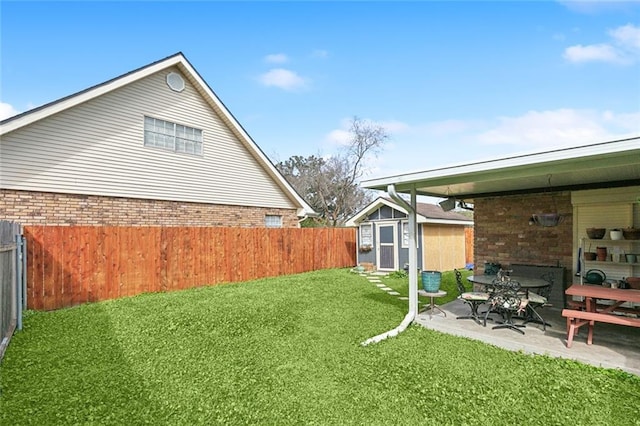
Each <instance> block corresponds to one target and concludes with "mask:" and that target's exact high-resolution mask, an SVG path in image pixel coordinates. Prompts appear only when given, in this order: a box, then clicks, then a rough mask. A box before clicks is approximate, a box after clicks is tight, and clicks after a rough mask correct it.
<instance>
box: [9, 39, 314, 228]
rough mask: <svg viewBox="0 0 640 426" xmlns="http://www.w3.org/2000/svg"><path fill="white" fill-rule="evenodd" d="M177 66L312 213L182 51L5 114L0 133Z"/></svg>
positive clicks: (304, 211) (304, 212)
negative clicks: (50, 99) (46, 101)
mask: <svg viewBox="0 0 640 426" xmlns="http://www.w3.org/2000/svg"><path fill="white" fill-rule="evenodd" d="M170 67H177V68H178V69H179V70H180V71H181V72H182V74H183V75H184V76H185V77H186V78H187V80H188V81H189V82H190V83H191V84H192V85H193V86H194V87H195V88H196V90H197V91H198V93H199V94H200V95H201V96H202V97H203V99H205V101H206V102H207V104H208V105H209V106H210V107H211V108H212V109H213V110H214V111H215V112H216V114H217V115H218V116H219V117H220V118H221V119H222V121H223V122H224V123H225V125H226V126H227V127H228V128H229V129H230V130H231V132H232V133H233V134H234V135H235V136H236V137H237V138H238V140H239V141H240V143H242V145H243V146H244V147H245V148H246V149H247V151H248V152H249V153H250V154H251V155H252V156H253V157H254V158H255V159H256V161H257V162H258V164H260V165H261V166H262V167H263V168H264V170H265V171H266V172H267V174H268V175H269V176H270V177H271V178H272V179H273V180H274V182H276V184H277V185H278V186H279V187H280V188H281V190H282V191H283V192H284V193H285V194H286V195H287V197H288V198H289V199H291V200H292V202H293V203H294V204H295V205H296V206H298V216H300V217H303V216H314V215H316V212H315V211H314V210H313V209H312V208H311V206H309V204H307V203H306V202H305V201H304V199H303V198H302V197H301V196H300V195H299V194H298V193H297V192H296V191H295V189H294V188H293V187H292V186H291V185H290V184H289V183H288V182H287V180H286V179H285V178H284V177H283V176H282V174H280V172H279V171H278V170H277V169H276V167H275V166H274V164H273V163H272V162H271V161H270V160H269V158H268V157H267V156H266V155H265V154H264V152H263V151H262V150H261V149H260V147H259V146H258V145H257V144H256V143H255V141H254V140H253V139H252V138H251V136H249V134H248V133H247V132H246V131H245V129H244V128H243V127H242V126H241V125H240V123H239V122H238V121H237V120H236V119H235V117H234V116H233V115H232V114H231V112H230V111H229V110H228V109H227V108H226V106H225V105H224V104H223V103H222V101H221V100H220V99H219V98H218V96H217V95H216V94H215V93H214V91H213V90H212V89H211V88H210V87H209V85H208V84H207V83H206V82H205V81H204V79H203V78H202V77H201V76H200V74H199V73H198V72H197V71H196V70H195V68H193V66H192V65H191V63H190V62H189V61H188V60H187V59H186V58H185V56H184V55H183V54H182V52H178V53H176V54H174V55H171V56H168V57H166V58H164V59H161V60H159V61H156V62H153V63H151V64H149V65H146V66H143V67H141V68H138V69H136V70H133V71H130V72H128V73H126V74H123V75H121V76H119V77H116V78H113V79H111V80H108V81H106V82H104V83H100V84H97V85H95V86H92V87H89V88H87V89H85V90H82V91H80V92H77V93H75V94H72V95H69V96H66V97H64V98H61V99H58V100H56V101H53V102H50V103H47V104H45V105H42V106H40V107H37V108H34V109H31V110H29V111H26V112H23V113H21V114H18V115H15V116H13V117H9V118H7V119H5V120H2V121H0V136H3V135H5V134H7V133H9V132H12V131H14V130H17V129H20V128H23V127H25V126H28V125H30V124H32V123H35V122H37V121H39V120H42V119H45V118H47V117H50V116H52V115H54V114H56V113H59V112H61V111H64V110H67V109H69V108H72V107H74V106H77V105H80V104H82V103H84V102H87V101H89V100H92V99H95V98H97V97H99V96H102V95H104V94H106V93H109V92H112V91H114V90H117V89H119V88H121V87H124V86H126V85H128V84H130V83H133V82H135V81H138V80H141V79H143V78H146V77H148V76H150V75H152V74H154V73H156V72H158V71H161V70H164V69H167V68H170Z"/></svg>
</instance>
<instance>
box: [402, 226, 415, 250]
mask: <svg viewBox="0 0 640 426" xmlns="http://www.w3.org/2000/svg"><path fill="white" fill-rule="evenodd" d="M416 232H418V230H417V229H416ZM408 247H409V222H402V248H408ZM416 247H418V242H417V241H416Z"/></svg>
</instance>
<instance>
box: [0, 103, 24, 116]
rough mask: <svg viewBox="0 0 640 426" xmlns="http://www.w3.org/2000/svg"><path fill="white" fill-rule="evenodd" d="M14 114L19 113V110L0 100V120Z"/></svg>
mask: <svg viewBox="0 0 640 426" xmlns="http://www.w3.org/2000/svg"><path fill="white" fill-rule="evenodd" d="M16 114H20V111H18V110H17V109H15V108H14V107H13V106H11V105H10V104H7V103H4V102H0V120H4V119H5V118H9V117H13V116H14V115H16Z"/></svg>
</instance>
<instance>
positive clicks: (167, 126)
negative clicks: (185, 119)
mask: <svg viewBox="0 0 640 426" xmlns="http://www.w3.org/2000/svg"><path fill="white" fill-rule="evenodd" d="M144 145H145V146H152V147H155V148H162V149H166V150H168V151H173V152H181V153H185V154H193V155H202V130H200V129H195V128H193V127H188V126H183V125H180V124H176V123H172V122H170V121H164V120H159V119H157V118H152V117H146V116H145V117H144Z"/></svg>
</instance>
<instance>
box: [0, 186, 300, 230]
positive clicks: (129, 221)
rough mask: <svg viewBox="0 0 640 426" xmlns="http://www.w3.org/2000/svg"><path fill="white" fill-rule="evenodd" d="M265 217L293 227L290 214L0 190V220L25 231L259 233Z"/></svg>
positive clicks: (292, 213) (293, 213) (294, 218)
mask: <svg viewBox="0 0 640 426" xmlns="http://www.w3.org/2000/svg"><path fill="white" fill-rule="evenodd" d="M265 215H280V216H282V226H283V227H285V228H297V227H299V225H298V217H297V216H296V211H295V210H287V209H272V208H260V207H243V206H230V205H215V204H204V203H187V202H179V201H161V200H143V199H133V198H119V197H101V196H95V195H73V194H57V193H49V192H32V191H14V190H6V189H0V220H9V221H15V222H19V223H20V224H22V225H25V226H27V225H90V226H236V227H264V217H265Z"/></svg>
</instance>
